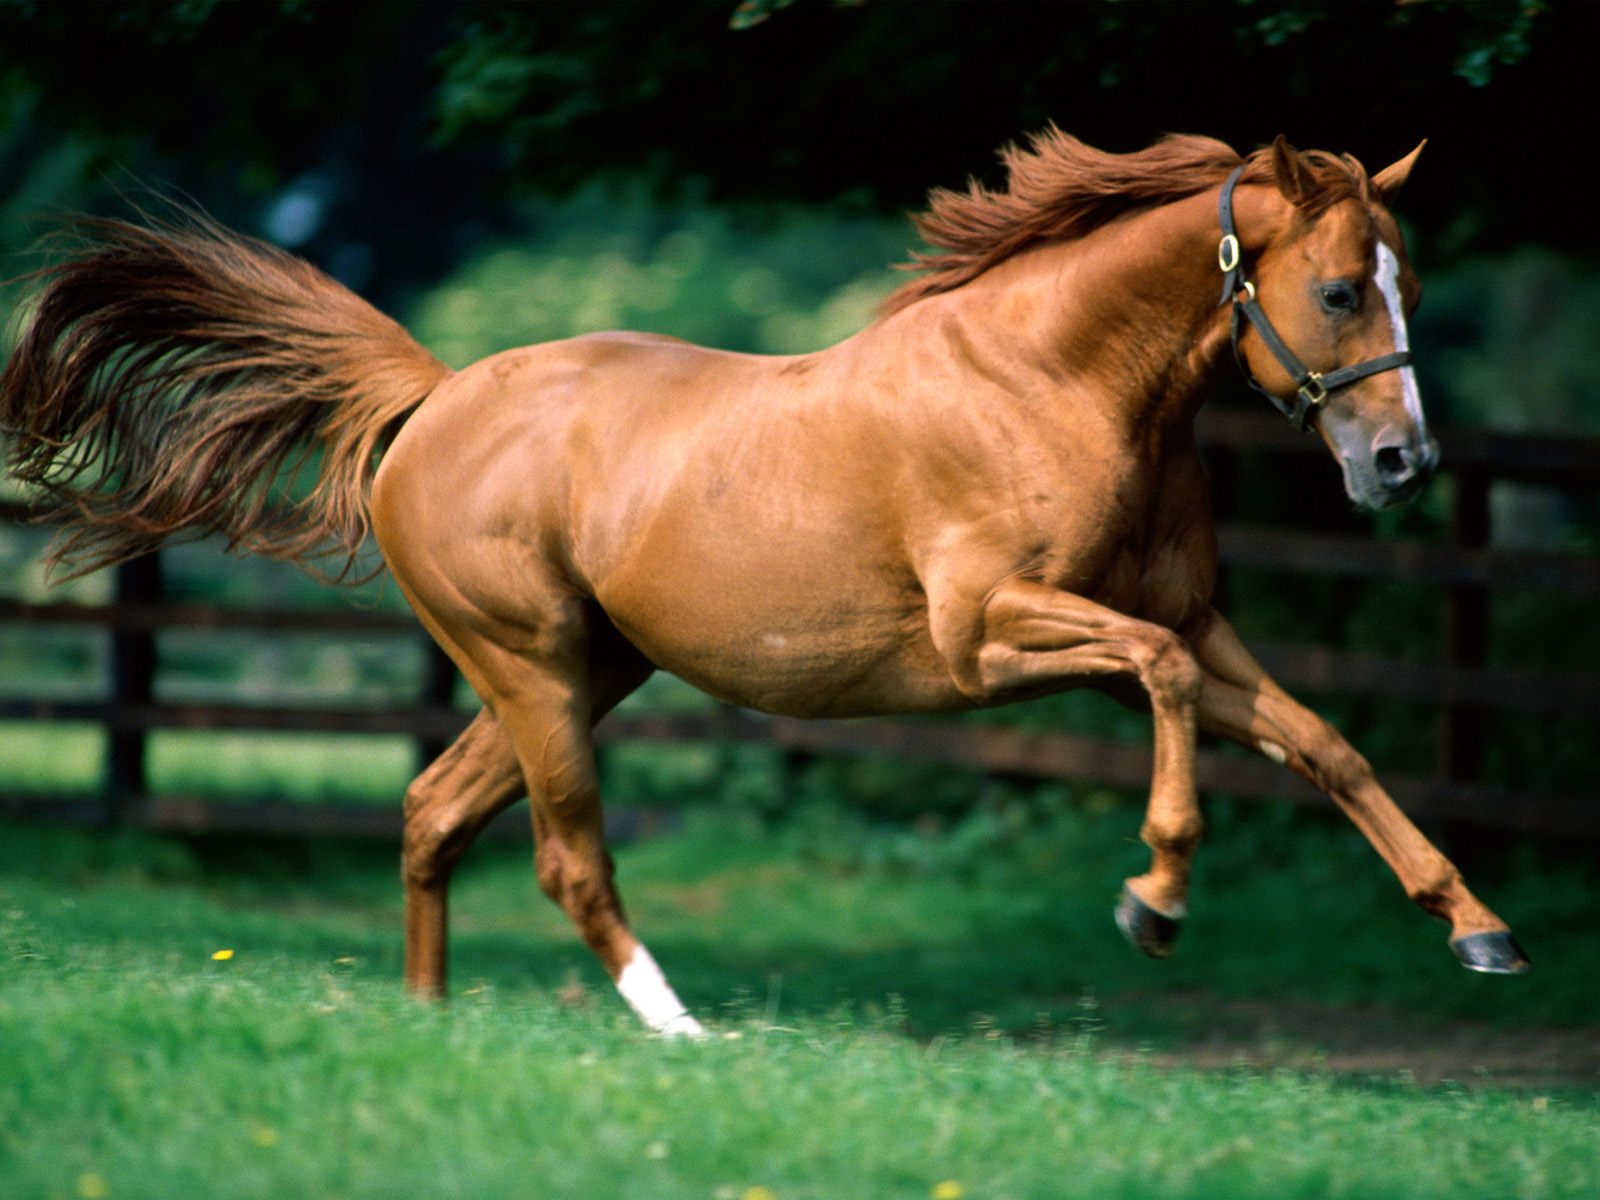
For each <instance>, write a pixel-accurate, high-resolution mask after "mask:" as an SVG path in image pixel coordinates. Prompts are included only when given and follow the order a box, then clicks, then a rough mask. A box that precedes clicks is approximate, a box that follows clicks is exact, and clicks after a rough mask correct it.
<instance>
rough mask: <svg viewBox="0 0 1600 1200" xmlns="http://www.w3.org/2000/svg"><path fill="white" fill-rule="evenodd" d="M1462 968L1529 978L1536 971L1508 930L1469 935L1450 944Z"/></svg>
mask: <svg viewBox="0 0 1600 1200" xmlns="http://www.w3.org/2000/svg"><path fill="white" fill-rule="evenodd" d="M1450 949H1452V950H1454V951H1455V952H1456V957H1457V958H1459V959H1460V960H1461V965H1462V966H1463V967H1465V968H1466V969H1467V970H1469V971H1483V972H1485V973H1487V974H1490V975H1526V974H1527V973H1528V972H1529V971H1531V970H1533V964H1532V963H1530V962H1529V961H1528V956H1527V955H1526V954H1524V953H1523V952H1522V947H1521V946H1519V945H1517V939H1516V938H1514V937H1512V936H1511V935H1510V934H1509V933H1507V932H1506V931H1504V930H1500V929H1496V930H1491V931H1490V932H1488V933H1469V934H1468V935H1467V936H1466V937H1463V938H1456V939H1455V941H1453V942H1451V943H1450Z"/></svg>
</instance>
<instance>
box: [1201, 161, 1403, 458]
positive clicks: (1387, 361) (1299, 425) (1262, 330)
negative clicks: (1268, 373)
mask: <svg viewBox="0 0 1600 1200" xmlns="http://www.w3.org/2000/svg"><path fill="white" fill-rule="evenodd" d="M1243 173H1244V164H1242V163H1241V164H1240V165H1239V166H1237V167H1235V168H1234V169H1233V174H1231V175H1229V176H1228V179H1227V182H1225V183H1224V184H1223V185H1222V194H1221V195H1220V196H1218V197H1217V216H1218V218H1219V220H1220V222H1221V225H1222V241H1221V243H1220V244H1219V245H1218V246H1217V265H1218V266H1219V267H1221V268H1222V299H1221V300H1220V301H1218V304H1219V305H1221V304H1226V303H1228V301H1229V300H1232V301H1233V317H1232V322H1231V334H1232V337H1233V358H1234V361H1235V362H1237V363H1238V364H1239V370H1240V371H1242V372H1243V373H1244V378H1245V382H1246V383H1248V384H1249V385H1250V386H1251V387H1253V388H1255V390H1256V391H1258V392H1260V393H1261V394H1262V395H1263V396H1265V397H1266V398H1267V399H1268V400H1271V401H1272V403H1273V405H1274V406H1275V407H1276V408H1277V409H1278V411H1279V412H1281V413H1282V414H1283V415H1284V416H1286V417H1288V418H1289V423H1290V424H1291V425H1293V426H1294V427H1295V428H1296V429H1298V430H1299V431H1300V432H1301V433H1304V432H1306V430H1308V429H1309V428H1310V427H1311V422H1312V420H1313V419H1314V418H1315V417H1316V415H1317V413H1318V411H1319V410H1320V409H1321V408H1322V406H1323V404H1324V403H1326V402H1327V399H1328V397H1329V396H1330V395H1331V394H1332V393H1334V392H1336V391H1338V390H1339V389H1340V388H1345V387H1349V386H1350V385H1351V384H1352V383H1355V382H1356V380H1358V379H1365V378H1366V377H1367V376H1368V375H1378V374H1381V373H1382V372H1384V371H1393V370H1395V369H1396V368H1397V367H1407V366H1410V365H1411V351H1409V350H1397V351H1395V352H1394V353H1393V354H1383V355H1380V356H1379V357H1377V358H1369V359H1368V360H1367V361H1366V362H1363V363H1357V364H1356V365H1355V366H1353V367H1340V368H1338V369H1337V370H1334V371H1328V372H1326V373H1323V372H1319V371H1313V370H1311V369H1310V368H1308V367H1307V366H1306V365H1305V363H1303V362H1301V361H1300V359H1299V358H1298V357H1297V356H1296V354H1295V352H1294V351H1293V350H1291V349H1289V346H1288V344H1287V343H1286V342H1285V341H1284V340H1283V338H1281V337H1279V336H1278V331H1277V330H1276V329H1274V328H1273V327H1272V322H1271V321H1269V320H1267V314H1266V312H1265V311H1264V310H1263V309H1262V307H1261V305H1259V304H1257V303H1256V285H1255V284H1253V283H1251V282H1250V280H1248V279H1247V278H1245V270H1244V250H1243V248H1242V247H1241V246H1240V244H1239V231H1238V228H1237V227H1236V226H1235V225H1234V221H1233V189H1234V187H1235V186H1236V185H1237V184H1238V182H1239V176H1240V175H1242V174H1243ZM1246 320H1248V321H1249V322H1250V324H1251V325H1253V326H1255V331H1256V333H1258V334H1259V335H1260V336H1261V340H1262V341H1263V342H1264V343H1266V347H1267V349H1268V350H1270V351H1272V357H1273V358H1275V359H1277V360H1278V363H1279V365H1280V366H1282V367H1283V369H1284V370H1285V371H1287V372H1288V373H1289V378H1290V379H1292V380H1294V386H1295V393H1294V399H1293V400H1286V399H1284V398H1283V397H1281V396H1278V395H1275V394H1274V393H1272V392H1269V391H1268V390H1267V389H1266V388H1264V387H1262V386H1261V384H1260V382H1259V381H1257V379H1256V377H1255V376H1254V375H1252V374H1250V367H1249V364H1248V363H1246V362H1245V360H1244V353H1243V351H1241V350H1240V349H1239V334H1240V333H1241V332H1242V331H1243V326H1244V322H1245V321H1246Z"/></svg>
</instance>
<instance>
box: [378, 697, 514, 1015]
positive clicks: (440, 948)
mask: <svg viewBox="0 0 1600 1200" xmlns="http://www.w3.org/2000/svg"><path fill="white" fill-rule="evenodd" d="M525 790H526V789H525V786H524V784H523V782H522V767H521V766H520V764H519V763H518V762H517V755H516V751H515V750H514V749H513V748H512V746H511V739H510V738H509V737H507V736H506V733H505V731H504V730H503V729H502V728H501V727H500V723H499V722H498V721H496V720H495V718H494V716H493V715H492V714H491V713H490V712H489V711H488V709H484V710H483V711H482V712H480V713H479V714H478V715H477V717H476V718H475V719H474V720H473V722H472V724H471V725H469V726H467V729H466V732H464V733H463V734H462V735H461V736H460V737H459V738H457V739H456V741H455V742H454V744H452V745H451V746H450V748H449V749H448V750H446V751H445V752H444V753H443V754H441V755H440V756H439V757H438V758H437V759H436V760H435V761H434V762H433V764H432V765H431V766H429V767H428V769H427V770H425V771H424V772H423V773H422V774H421V775H419V776H418V777H417V779H416V781H415V782H413V783H412V785H411V786H410V787H409V788H407V789H406V803H405V838H404V845H403V850H402V852H401V875H402V877H403V879H404V881H405V888H406V968H405V971H406V986H407V987H408V988H410V989H411V990H412V991H414V992H417V993H419V994H421V995H425V996H442V995H443V994H444V990H445V971H446V957H447V941H448V936H449V930H448V919H447V898H448V893H449V888H450V877H451V875H452V874H454V872H455V867H456V863H457V862H459V861H460V859H461V856H462V855H463V854H465V853H466V851H467V847H468V846H470V845H471V844H472V842H473V840H474V839H475V838H476V837H477V836H478V834H479V833H481V832H482V831H483V828H484V827H485V826H486V825H488V824H489V822H490V821H491V820H493V819H494V817H495V815H496V814H498V813H499V812H501V811H502V810H503V809H505V808H506V807H507V806H508V805H510V804H512V803H513V802H515V801H516V800H517V799H518V797H520V796H521V795H522V794H523V792H524V791H525Z"/></svg>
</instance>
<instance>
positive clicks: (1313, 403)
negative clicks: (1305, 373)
mask: <svg viewBox="0 0 1600 1200" xmlns="http://www.w3.org/2000/svg"><path fill="white" fill-rule="evenodd" d="M1296 391H1297V394H1298V395H1299V397H1300V399H1301V400H1303V401H1305V403H1306V404H1307V405H1308V406H1309V407H1311V408H1321V407H1322V405H1323V403H1324V402H1325V401H1326V400H1327V399H1328V389H1327V388H1326V387H1324V386H1323V384H1322V376H1321V375H1320V374H1319V373H1317V372H1316V371H1312V372H1311V375H1310V377H1309V378H1308V379H1307V380H1306V381H1305V382H1304V383H1302V384H1301V385H1300V386H1299V388H1298V389H1296Z"/></svg>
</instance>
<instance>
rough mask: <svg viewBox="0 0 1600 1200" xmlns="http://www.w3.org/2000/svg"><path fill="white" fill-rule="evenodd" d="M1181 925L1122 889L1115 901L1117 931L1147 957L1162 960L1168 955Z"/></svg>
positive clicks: (1126, 889) (1175, 919)
mask: <svg viewBox="0 0 1600 1200" xmlns="http://www.w3.org/2000/svg"><path fill="white" fill-rule="evenodd" d="M1181 927H1182V924H1181V922H1180V921H1179V920H1178V919H1177V918H1175V917H1169V916H1167V914H1166V913H1161V912H1157V911H1156V910H1155V909H1153V908H1151V907H1150V906H1149V905H1148V904H1146V903H1145V902H1144V901H1143V900H1141V899H1139V897H1137V896H1135V895H1134V894H1133V892H1132V891H1130V890H1129V889H1128V888H1126V887H1124V888H1123V889H1122V897H1121V899H1119V900H1118V901H1117V928H1118V929H1120V930H1122V936H1123V937H1125V938H1127V939H1128V940H1129V941H1130V942H1132V943H1133V945H1134V947H1135V949H1138V950H1142V951H1143V952H1144V953H1146V954H1148V955H1149V956H1150V957H1151V958H1166V957H1167V956H1169V955H1170V954H1171V953H1172V943H1173V942H1175V941H1176V940H1177V938H1178V930H1179V929H1180V928H1181Z"/></svg>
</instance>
